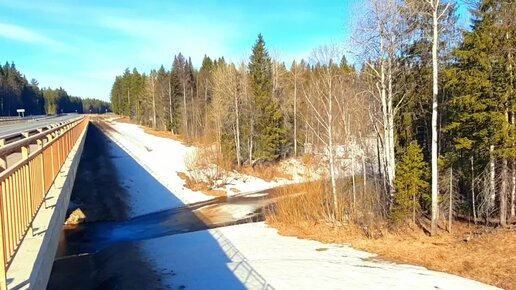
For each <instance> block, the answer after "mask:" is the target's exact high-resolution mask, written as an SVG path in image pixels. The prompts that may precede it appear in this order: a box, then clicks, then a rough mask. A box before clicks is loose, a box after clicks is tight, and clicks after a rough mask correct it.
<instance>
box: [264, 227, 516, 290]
mask: <svg viewBox="0 0 516 290" xmlns="http://www.w3.org/2000/svg"><path fill="white" fill-rule="evenodd" d="M268 223H269V224H270V225H271V226H273V227H275V228H277V229H278V230H279V232H280V234H283V235H287V236H296V237H300V238H304V239H311V240H317V241H321V242H323V243H350V244H351V245H352V247H354V248H356V249H360V250H364V251H367V252H371V253H376V254H378V255H379V257H380V258H382V259H385V260H389V261H394V262H399V263H407V264H414V265H420V266H424V267H426V268H429V269H432V270H436V271H442V272H447V273H452V274H456V275H459V276H463V277H467V278H470V279H474V280H477V281H481V282H484V283H487V284H491V285H494V286H497V287H501V288H505V289H516V279H514V273H516V255H515V254H514V253H516V230H514V229H512V230H508V229H490V228H484V227H481V226H474V225H470V224H466V223H458V222H457V223H455V224H454V225H453V232H452V233H451V234H450V233H446V232H442V233H441V234H440V235H438V236H436V237H429V236H427V235H425V234H424V233H423V231H422V230H421V229H419V228H418V227H416V226H412V227H406V228H403V229H400V230H398V231H396V232H387V231H385V232H384V233H383V235H382V236H381V237H379V238H377V239H368V238H366V237H365V236H364V233H363V231H362V229H360V228H358V227H355V226H352V225H349V226H341V227H335V226H332V225H328V224H324V223H316V222H310V221H303V222H297V223H285V222H279V221H277V220H273V219H268Z"/></svg>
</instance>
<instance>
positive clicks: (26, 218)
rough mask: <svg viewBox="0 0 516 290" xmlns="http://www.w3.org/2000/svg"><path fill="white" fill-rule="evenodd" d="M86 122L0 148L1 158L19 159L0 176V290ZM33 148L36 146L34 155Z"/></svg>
mask: <svg viewBox="0 0 516 290" xmlns="http://www.w3.org/2000/svg"><path fill="white" fill-rule="evenodd" d="M88 122H89V120H88V118H83V117H81V118H79V119H75V120H73V121H71V122H68V123H65V124H60V125H58V126H56V127H53V128H51V129H48V130H45V131H42V132H39V133H36V134H34V135H32V136H28V137H26V138H23V139H20V140H17V141H14V142H12V143H9V144H7V145H4V146H2V147H0V158H6V157H7V156H8V155H9V154H12V153H15V152H21V156H22V159H21V160H20V161H18V162H16V163H15V164H13V165H12V166H8V167H7V168H6V169H5V170H4V171H2V172H1V173H0V290H4V289H7V285H6V272H7V269H8V268H9V266H10V263H11V262H12V260H13V258H14V256H15V255H16V252H17V250H18V248H19V246H20V243H21V241H22V240H23V238H24V237H25V236H26V235H27V234H29V233H30V234H32V221H33V219H34V217H35V216H36V213H37V211H38V210H39V208H40V207H41V205H42V204H43V202H44V200H45V196H46V195H47V193H48V191H49V190H50V187H51V186H52V184H53V183H54V180H55V178H56V177H57V175H58V173H59V171H60V170H61V167H62V166H63V164H64V162H65V160H66V158H67V157H68V154H69V153H70V151H71V150H72V148H73V147H74V145H75V143H76V142H77V141H78V138H79V137H80V136H81V134H82V133H83V132H84V130H85V128H86V126H87V124H88ZM32 144H37V146H38V147H37V149H35V150H34V152H30V145H32Z"/></svg>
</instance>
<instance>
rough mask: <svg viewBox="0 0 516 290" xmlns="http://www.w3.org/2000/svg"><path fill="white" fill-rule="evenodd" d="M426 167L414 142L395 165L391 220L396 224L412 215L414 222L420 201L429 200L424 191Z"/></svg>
mask: <svg viewBox="0 0 516 290" xmlns="http://www.w3.org/2000/svg"><path fill="white" fill-rule="evenodd" d="M427 179H428V165H427V163H426V162H425V160H424V157H423V152H422V150H421V148H420V147H419V145H418V144H417V143H415V142H413V143H411V144H410V145H408V147H407V152H406V153H405V155H404V156H403V158H402V160H401V162H398V163H397V165H396V179H395V180H394V186H395V188H396V196H395V200H394V207H393V210H392V220H393V221H394V222H396V223H399V222H404V221H406V220H407V219H408V218H409V216H411V215H412V220H415V218H416V214H417V213H418V212H419V210H420V200H421V199H422V198H427V199H428V198H429V196H428V194H427V193H426V190H427V189H428V187H429V184H428V181H427Z"/></svg>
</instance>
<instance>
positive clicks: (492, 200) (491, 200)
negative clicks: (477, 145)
mask: <svg viewBox="0 0 516 290" xmlns="http://www.w3.org/2000/svg"><path fill="white" fill-rule="evenodd" d="M494 149H495V147H494V145H491V146H489V156H490V159H489V193H490V196H489V208H493V207H494V205H495V200H496V183H495V178H496V166H495V158H494V154H493V152H494Z"/></svg>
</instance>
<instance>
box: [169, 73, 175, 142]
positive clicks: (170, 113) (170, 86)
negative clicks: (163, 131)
mask: <svg viewBox="0 0 516 290" xmlns="http://www.w3.org/2000/svg"><path fill="white" fill-rule="evenodd" d="M168 109H169V117H170V132H172V134H174V116H173V114H172V84H171V83H170V79H169V80H168Z"/></svg>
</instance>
